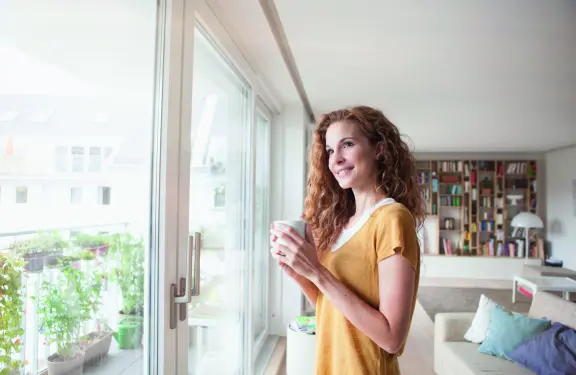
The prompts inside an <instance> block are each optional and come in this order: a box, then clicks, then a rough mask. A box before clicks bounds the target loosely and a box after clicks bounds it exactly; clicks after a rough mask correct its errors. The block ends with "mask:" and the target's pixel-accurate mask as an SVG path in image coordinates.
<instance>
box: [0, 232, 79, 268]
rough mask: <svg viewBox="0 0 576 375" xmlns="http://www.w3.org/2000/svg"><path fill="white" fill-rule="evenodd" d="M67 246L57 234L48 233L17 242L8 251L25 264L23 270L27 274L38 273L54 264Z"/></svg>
mask: <svg viewBox="0 0 576 375" xmlns="http://www.w3.org/2000/svg"><path fill="white" fill-rule="evenodd" d="M67 246H68V243H67V242H66V241H64V240H63V239H62V238H61V237H60V235H59V234H58V233H56V232H49V233H39V234H37V235H36V236H34V237H32V238H29V239H26V240H23V241H18V242H16V243H14V244H12V245H11V246H10V247H9V250H10V251H11V252H13V253H14V254H15V255H17V256H20V257H22V258H23V259H24V260H25V261H26V262H27V263H26V265H25V269H26V270H27V271H28V272H40V271H42V270H43V269H44V266H45V265H48V264H54V263H56V262H57V260H58V259H59V258H60V257H61V256H62V253H63V250H64V249H65V248H66V247H67Z"/></svg>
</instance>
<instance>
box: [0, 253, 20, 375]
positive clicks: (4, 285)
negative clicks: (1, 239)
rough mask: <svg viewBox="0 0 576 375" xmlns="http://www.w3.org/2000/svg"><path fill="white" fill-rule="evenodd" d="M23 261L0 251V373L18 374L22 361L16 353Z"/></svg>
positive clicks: (1, 374) (18, 338)
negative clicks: (17, 357)
mask: <svg viewBox="0 0 576 375" xmlns="http://www.w3.org/2000/svg"><path fill="white" fill-rule="evenodd" d="M23 271H24V261H22V260H21V259H18V258H16V257H14V256H13V255H9V254H0V337H1V338H2V340H0V375H7V374H19V373H20V370H21V369H22V367H23V366H24V362H23V361H21V360H20V359H15V358H14V357H15V356H17V355H18V353H19V351H20V349H21V346H22V343H21V340H20V338H21V337H22V335H24V329H23V328H22V317H23V314H24V294H23V292H22V275H23Z"/></svg>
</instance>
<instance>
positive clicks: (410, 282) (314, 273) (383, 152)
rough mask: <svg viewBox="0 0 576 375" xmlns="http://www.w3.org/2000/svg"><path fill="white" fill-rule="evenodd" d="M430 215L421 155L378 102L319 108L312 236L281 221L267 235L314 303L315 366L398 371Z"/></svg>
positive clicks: (328, 372) (331, 370)
mask: <svg viewBox="0 0 576 375" xmlns="http://www.w3.org/2000/svg"><path fill="white" fill-rule="evenodd" d="M424 216H425V205H424V200H423V197H422V194H421V191H420V189H419V187H418V184H417V180H416V169H415V163H414V158H413V156H412V154H411V152H410V150H409V148H408V146H407V145H406V143H404V141H402V139H401V137H400V133H399V132H398V129H397V128H396V126H394V125H393V124H392V123H391V122H390V121H389V120H388V119H387V118H386V117H385V116H384V115H383V114H382V112H381V111H379V110H376V109H373V108H370V107H365V106H360V107H353V108H349V109H343V110H338V111H334V112H330V113H328V114H326V115H324V116H323V117H322V119H321V121H320V123H319V124H318V126H317V128H316V131H315V135H314V145H313V148H312V150H311V160H310V174H309V177H308V193H307V197H306V204H305V212H304V215H303V219H304V220H305V221H306V222H307V223H308V226H307V231H306V239H304V238H302V237H300V236H299V235H298V234H297V233H296V232H295V231H294V230H292V229H291V228H289V227H287V226H283V225H277V226H275V227H274V226H273V228H271V237H270V240H271V245H272V249H271V252H272V254H273V255H274V257H275V258H276V259H277V260H278V263H279V265H280V267H282V269H283V270H284V271H285V272H286V273H287V274H288V275H289V276H290V277H292V278H293V279H294V280H296V282H297V283H298V284H299V285H300V287H301V289H302V291H303V292H304V294H305V295H306V297H307V299H308V300H309V301H310V303H312V304H314V305H315V306H316V324H317V351H316V374H317V375H335V374H342V375H373V374H386V375H397V374H400V369H399V366H398V360H397V356H399V355H400V354H401V353H402V351H403V348H404V345H405V341H406V337H407V335H408V330H409V327H410V323H411V320H412V314H413V312H414V305H415V301H416V292H417V290H418V281H419V274H420V248H419V245H418V237H417V226H418V225H420V224H421V223H422V221H423V219H424ZM279 238H281V239H282V240H283V241H282V243H284V244H285V245H282V244H280V243H279V242H280V241H277V240H278V239H279Z"/></svg>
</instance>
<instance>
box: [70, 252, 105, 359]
mask: <svg viewBox="0 0 576 375" xmlns="http://www.w3.org/2000/svg"><path fill="white" fill-rule="evenodd" d="M88 254H90V255H92V256H94V254H93V253H91V252H88ZM85 276H86V277H85V282H84V283H83V285H82V287H81V289H80V290H79V292H80V293H79V298H80V299H82V302H81V303H80V304H79V305H80V306H81V307H82V308H83V312H82V315H83V316H86V317H90V318H92V317H95V316H97V314H98V310H99V308H100V305H101V304H102V280H103V276H102V274H100V273H97V272H92V273H88V274H86V273H85ZM96 322H97V323H96V329H95V330H93V331H91V332H89V333H88V334H86V335H83V336H81V337H80V339H79V340H78V346H79V347H80V348H81V349H82V350H83V351H84V352H85V355H84V368H86V367H88V366H91V365H94V364H100V363H101V362H102V359H103V358H105V357H106V356H107V355H108V352H109V350H110V344H111V343H112V331H110V330H103V329H101V325H100V321H99V319H96Z"/></svg>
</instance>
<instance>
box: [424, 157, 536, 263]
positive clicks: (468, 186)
mask: <svg viewBox="0 0 576 375" xmlns="http://www.w3.org/2000/svg"><path fill="white" fill-rule="evenodd" d="M416 167H417V169H418V183H419V185H420V186H421V188H422V191H423V194H424V197H425V199H426V204H427V212H428V218H427V220H426V227H427V230H426V231H427V233H428V241H429V243H434V242H435V243H436V244H437V246H430V248H431V249H436V251H433V250H432V251H428V253H430V254H436V255H464V256H493V257H523V256H524V254H523V251H524V248H525V247H524V232H523V230H521V229H519V228H512V227H511V225H510V222H511V221H512V218H513V217H514V216H515V215H516V214H517V213H519V212H521V211H530V212H533V213H536V212H537V207H538V206H537V203H538V202H537V199H536V198H537V195H536V192H537V181H538V180H537V174H536V161H535V160H418V161H417V164H416ZM434 237H435V238H434ZM529 257H532V258H539V257H542V249H539V248H538V245H537V241H536V239H533V240H532V241H531V251H530V254H529Z"/></svg>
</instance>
